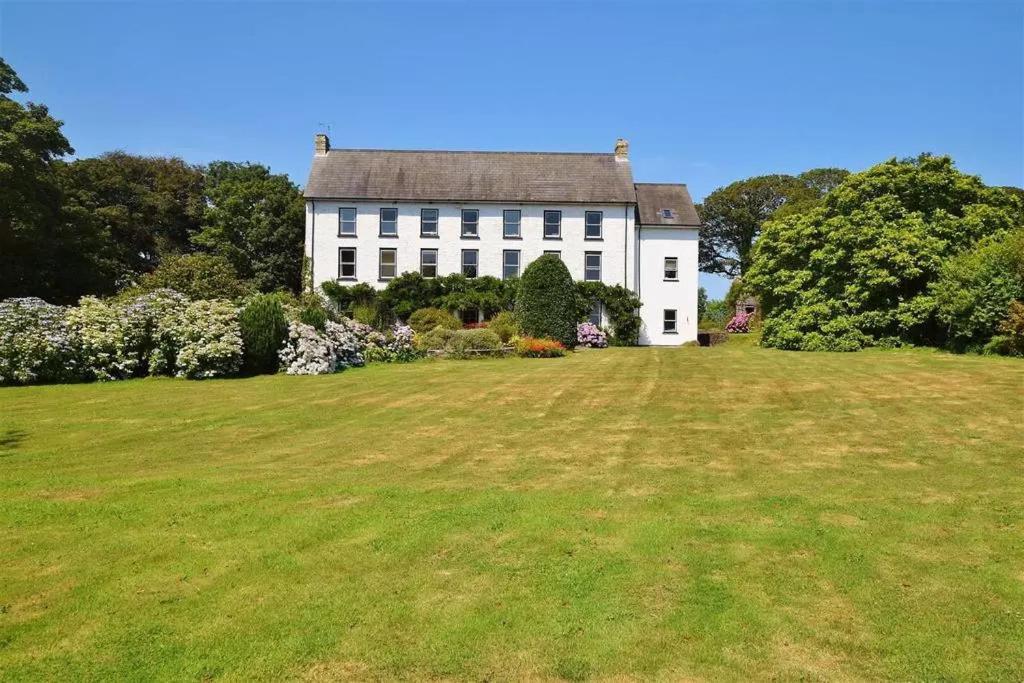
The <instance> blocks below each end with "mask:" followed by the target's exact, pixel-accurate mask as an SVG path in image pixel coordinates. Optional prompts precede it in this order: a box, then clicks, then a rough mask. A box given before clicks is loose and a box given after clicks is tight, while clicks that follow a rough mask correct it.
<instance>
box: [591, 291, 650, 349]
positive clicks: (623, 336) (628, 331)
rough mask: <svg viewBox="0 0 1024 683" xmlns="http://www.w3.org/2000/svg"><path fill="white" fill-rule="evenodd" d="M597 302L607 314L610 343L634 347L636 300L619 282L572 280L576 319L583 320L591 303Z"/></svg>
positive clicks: (637, 315) (637, 335)
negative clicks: (611, 283)
mask: <svg viewBox="0 0 1024 683" xmlns="http://www.w3.org/2000/svg"><path fill="white" fill-rule="evenodd" d="M597 302H600V303H601V304H602V305H603V306H604V310H605V313H606V314H607V315H608V322H609V324H610V326H611V331H612V336H611V338H610V339H609V343H611V345H613V346H635V345H636V344H637V343H638V341H639V338H640V326H641V324H642V321H641V319H640V299H639V297H637V295H636V294H634V293H633V292H632V290H630V289H627V288H626V287H623V286H622V285H606V284H605V283H603V282H577V283H576V318H575V320H576V322H580V321H582V320H585V319H586V317H587V315H588V314H589V313H590V309H591V308H593V306H594V304H595V303H597Z"/></svg>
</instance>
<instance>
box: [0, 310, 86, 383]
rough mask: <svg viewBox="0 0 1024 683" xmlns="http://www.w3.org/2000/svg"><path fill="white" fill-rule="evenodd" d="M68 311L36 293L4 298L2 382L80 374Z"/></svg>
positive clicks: (61, 378) (59, 379) (49, 379)
mask: <svg viewBox="0 0 1024 683" xmlns="http://www.w3.org/2000/svg"><path fill="white" fill-rule="evenodd" d="M65 313H66V312H65V309H64V308H63V307H61V306H53V305H51V304H48V303H46V302H45V301H43V300H42V299H37V298H34V297H32V298H25V299H6V300H4V301H0V384H30V383H33V382H67V381H71V380H74V379H77V378H78V377H79V374H80V371H79V364H78V358H77V355H78V354H77V352H76V347H77V344H76V343H75V338H74V330H73V329H72V328H71V326H70V325H68V322H67V319H66V315H65Z"/></svg>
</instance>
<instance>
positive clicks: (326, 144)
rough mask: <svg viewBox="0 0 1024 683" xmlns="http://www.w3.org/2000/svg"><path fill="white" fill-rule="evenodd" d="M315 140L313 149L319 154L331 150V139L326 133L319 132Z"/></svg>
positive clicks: (321, 154)
mask: <svg viewBox="0 0 1024 683" xmlns="http://www.w3.org/2000/svg"><path fill="white" fill-rule="evenodd" d="M313 140H314V142H313V151H314V153H315V154H316V155H317V156H323V155H324V154H327V153H328V152H330V151H331V139H330V138H329V137H327V136H326V135H325V134H323V133H317V134H316V137H315V138H314V139H313Z"/></svg>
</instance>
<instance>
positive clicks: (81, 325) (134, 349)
mask: <svg viewBox="0 0 1024 683" xmlns="http://www.w3.org/2000/svg"><path fill="white" fill-rule="evenodd" d="M133 310H134V309H133V308H130V307H128V306H126V305H125V304H124V303H121V302H118V301H113V300H107V301H103V300H100V299H97V298H96V297H91V296H87V297H83V298H82V300H81V301H79V302H78V306H77V307H74V308H69V309H68V312H67V321H68V324H69V325H70V327H71V329H72V330H74V334H75V339H76V343H77V345H78V355H79V359H80V362H81V369H82V373H83V375H84V377H85V378H86V379H97V380H100V381H109V380H118V379H128V378H130V377H134V376H136V375H138V374H140V371H141V370H142V369H144V368H145V360H146V359H145V352H146V347H147V344H146V336H147V325H146V318H145V317H144V316H142V315H134V314H132V313H133Z"/></svg>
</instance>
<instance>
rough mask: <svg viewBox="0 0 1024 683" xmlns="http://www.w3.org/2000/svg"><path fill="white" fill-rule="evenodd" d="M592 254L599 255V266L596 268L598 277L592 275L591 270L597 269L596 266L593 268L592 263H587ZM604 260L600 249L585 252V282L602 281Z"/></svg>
mask: <svg viewBox="0 0 1024 683" xmlns="http://www.w3.org/2000/svg"><path fill="white" fill-rule="evenodd" d="M591 256H596V257H597V268H596V270H597V277H596V278H594V277H590V272H591V271H592V270H595V268H591V266H590V264H589V263H587V261H588V260H589V259H590V257H591ZM602 260H603V259H602V258H601V252H599V251H586V252H583V280H584V282H600V281H601V265H602V263H601V261H602Z"/></svg>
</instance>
